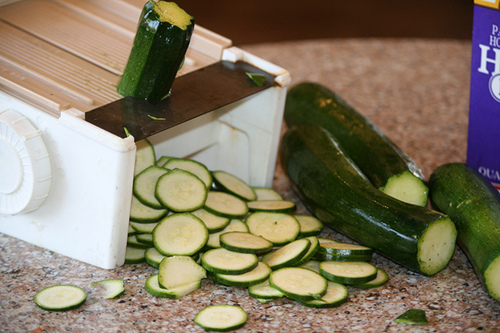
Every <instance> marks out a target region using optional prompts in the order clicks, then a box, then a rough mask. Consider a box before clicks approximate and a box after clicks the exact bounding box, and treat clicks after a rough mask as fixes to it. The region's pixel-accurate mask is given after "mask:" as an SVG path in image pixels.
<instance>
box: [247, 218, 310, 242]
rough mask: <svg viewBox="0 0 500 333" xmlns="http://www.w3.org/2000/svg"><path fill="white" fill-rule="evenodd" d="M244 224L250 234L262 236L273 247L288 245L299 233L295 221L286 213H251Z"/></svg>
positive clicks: (298, 227)
mask: <svg viewBox="0 0 500 333" xmlns="http://www.w3.org/2000/svg"><path fill="white" fill-rule="evenodd" d="M245 222H246V224H247V225H248V230H250V232H251V233H252V234H254V235H257V236H262V237H264V238H265V239H267V240H269V241H270V242H272V243H273V244H274V245H284V244H287V243H290V242H292V241H294V240H295V239H296V238H297V236H298V235H299V232H300V224H299V222H298V221H297V219H296V218H295V217H294V216H293V215H290V214H286V213H269V212H253V213H251V214H250V215H248V216H247V218H246V220H245Z"/></svg>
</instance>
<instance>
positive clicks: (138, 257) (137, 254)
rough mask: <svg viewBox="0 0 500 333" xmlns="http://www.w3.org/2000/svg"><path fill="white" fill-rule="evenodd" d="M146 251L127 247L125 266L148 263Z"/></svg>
mask: <svg viewBox="0 0 500 333" xmlns="http://www.w3.org/2000/svg"><path fill="white" fill-rule="evenodd" d="M145 252H146V249H144V248H138V247H131V246H128V245H127V248H126V249H125V264H140V263H141V262H144V261H146V258H145V256H144V253H145Z"/></svg>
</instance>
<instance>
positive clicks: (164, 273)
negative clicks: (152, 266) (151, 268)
mask: <svg viewBox="0 0 500 333" xmlns="http://www.w3.org/2000/svg"><path fill="white" fill-rule="evenodd" d="M206 277H207V272H206V271H205V269H204V268H203V267H201V266H200V265H199V264H198V263H196V261H194V259H193V258H191V257H186V256H173V257H166V258H165V259H163V260H162V261H161V263H160V267H159V268H158V283H159V285H160V286H161V287H162V288H166V289H174V288H178V287H179V286H183V285H186V284H191V283H194V282H199V281H201V280H202V279H205V278H206Z"/></svg>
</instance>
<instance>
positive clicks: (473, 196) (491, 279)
mask: <svg viewBox="0 0 500 333" xmlns="http://www.w3.org/2000/svg"><path fill="white" fill-rule="evenodd" d="M429 187H430V198H431V203H432V205H433V206H434V207H435V208H436V209H438V210H440V211H442V212H444V213H446V214H448V215H449V216H450V218H451V219H452V220H453V222H455V224H456V226H457V230H458V238H457V241H458V245H459V246H460V247H461V249H462V250H464V252H465V253H466V254H467V256H468V258H469V260H470V262H471V263H472V266H473V267H474V269H475V271H476V273H477V275H478V277H479V278H480V280H481V282H482V283H483V285H484V286H485V288H486V290H487V291H488V293H489V294H490V295H491V297H493V298H494V299H496V300H497V301H499V302H500V193H499V192H498V191H497V189H495V188H494V187H493V185H492V184H491V183H490V182H489V181H487V180H486V179H485V178H484V177H483V176H482V175H481V174H479V173H478V172H477V171H476V170H474V169H473V168H471V167H470V166H468V165H466V164H462V163H447V164H443V165H441V166H439V167H438V168H436V169H435V170H434V172H433V173H432V175H431V177H430V180H429Z"/></svg>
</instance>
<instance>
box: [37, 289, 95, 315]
mask: <svg viewBox="0 0 500 333" xmlns="http://www.w3.org/2000/svg"><path fill="white" fill-rule="evenodd" d="M86 299H87V293H86V292H85V290H83V289H82V288H80V287H77V286H72V285H55V286H50V287H47V288H44V289H42V290H40V291H39V292H37V293H36V294H35V296H34V297H33V301H34V302H35V304H36V305H38V307H40V308H41V309H43V310H47V311H67V310H72V309H76V308H78V307H79V306H80V305H82V304H83V303H84V302H85V300H86Z"/></svg>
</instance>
